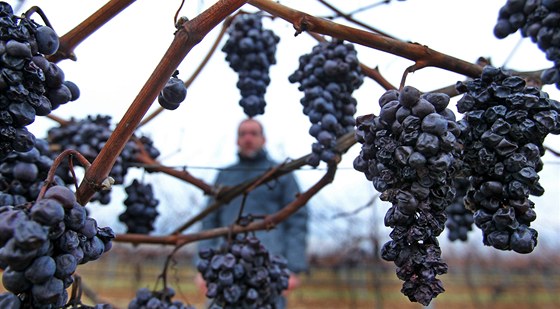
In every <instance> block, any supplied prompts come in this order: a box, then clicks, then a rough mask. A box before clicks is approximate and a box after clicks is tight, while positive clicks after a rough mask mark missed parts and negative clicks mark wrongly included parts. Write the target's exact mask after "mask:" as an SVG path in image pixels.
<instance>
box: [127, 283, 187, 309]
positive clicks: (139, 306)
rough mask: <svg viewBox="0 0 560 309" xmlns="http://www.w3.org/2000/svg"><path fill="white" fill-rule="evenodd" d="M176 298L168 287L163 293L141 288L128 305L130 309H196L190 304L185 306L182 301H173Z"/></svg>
mask: <svg viewBox="0 0 560 309" xmlns="http://www.w3.org/2000/svg"><path fill="white" fill-rule="evenodd" d="M174 296H175V291H174V290H173V289H172V288H170V287H166V288H164V289H162V290H161V291H151V290H150V289H148V288H140V289H138V290H137V291H136V296H135V297H134V298H133V299H132V300H131V301H130V303H129V304H128V309H144V308H158V309H195V307H194V306H192V305H190V304H187V305H185V304H183V303H182V302H181V301H178V300H175V301H172V300H171V299H172V298H173V297H174Z"/></svg>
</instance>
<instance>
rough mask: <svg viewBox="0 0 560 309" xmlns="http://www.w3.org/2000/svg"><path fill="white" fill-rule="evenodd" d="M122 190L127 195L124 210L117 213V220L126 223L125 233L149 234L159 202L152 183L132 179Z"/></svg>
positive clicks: (152, 227)
mask: <svg viewBox="0 0 560 309" xmlns="http://www.w3.org/2000/svg"><path fill="white" fill-rule="evenodd" d="M124 190H125V192H126V194H127V195H128V196H127V198H126V200H125V201H124V205H125V206H126V210H125V211H124V212H123V213H122V214H120V215H119V220H120V221H121V222H123V223H124V224H126V226H127V229H128V230H127V233H138V234H149V233H150V232H151V231H153V230H154V220H155V219H156V217H157V215H158V211H157V210H156V207H157V205H158V204H159V201H158V200H157V199H156V198H155V197H154V191H153V189H152V185H150V184H143V183H141V182H139V181H138V180H137V179H134V180H133V181H132V183H131V184H130V185H128V186H127V187H126V188H125V189H124Z"/></svg>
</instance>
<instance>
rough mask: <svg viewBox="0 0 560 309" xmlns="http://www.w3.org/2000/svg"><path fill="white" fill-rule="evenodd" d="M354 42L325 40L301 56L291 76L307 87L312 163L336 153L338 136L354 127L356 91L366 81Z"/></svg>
mask: <svg viewBox="0 0 560 309" xmlns="http://www.w3.org/2000/svg"><path fill="white" fill-rule="evenodd" d="M356 55H357V52H356V50H355V49H354V45H352V44H350V43H344V42H343V41H342V40H338V39H333V41H331V42H321V43H319V44H318V45H316V46H315V47H313V50H312V52H311V53H310V54H306V55H303V56H301V57H300V58H299V67H298V68H297V70H296V71H295V72H294V73H292V75H290V76H289V81H290V82H291V83H296V82H299V83H300V86H299V87H298V89H299V90H300V91H303V93H304V96H303V98H302V99H301V104H302V105H303V113H304V114H305V115H307V116H308V117H309V121H311V128H310V129H309V134H310V135H311V136H313V137H314V138H316V139H317V142H315V143H313V145H312V147H311V150H312V154H311V157H310V158H309V160H308V163H309V164H310V165H312V166H317V165H319V163H320V162H321V161H324V162H327V163H330V162H333V161H334V160H335V157H336V151H335V147H336V139H337V138H339V137H341V136H342V135H344V134H346V133H348V132H350V131H352V130H353V129H354V123H355V121H354V114H355V113H356V103H357V101H356V99H354V98H353V97H352V92H353V91H354V90H356V89H358V88H359V87H360V86H361V85H362V83H363V74H362V72H361V69H360V65H359V62H358V58H357V57H356Z"/></svg>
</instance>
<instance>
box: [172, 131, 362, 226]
mask: <svg viewBox="0 0 560 309" xmlns="http://www.w3.org/2000/svg"><path fill="white" fill-rule="evenodd" d="M355 143H356V139H355V138H354V131H352V132H349V133H346V134H345V135H344V136H342V137H340V138H339V139H338V140H337V141H336V145H337V146H336V150H337V151H338V152H340V153H344V152H346V151H347V150H348V149H350V147H352V146H353V145H354V144H355ZM310 156H311V154H307V155H305V156H303V157H301V158H299V159H296V160H294V161H290V162H286V163H282V164H280V165H279V166H276V167H274V168H273V171H274V172H273V173H269V171H266V172H264V173H263V175H259V176H257V177H255V178H253V179H251V180H248V181H245V182H243V183H241V184H239V185H236V186H233V187H224V188H221V189H220V190H219V191H217V194H216V195H215V200H214V203H212V204H211V205H209V206H208V207H206V208H205V209H204V210H202V211H201V212H200V213H199V214H197V215H196V216H194V217H193V218H191V219H190V220H189V221H187V222H185V223H184V224H183V225H181V226H180V227H179V228H177V229H176V230H175V231H173V232H172V234H179V233H181V232H182V231H184V230H186V229H187V228H189V227H190V226H192V225H193V224H194V223H196V222H198V221H200V220H202V219H203V218H204V217H206V216H207V215H208V214H209V213H211V212H213V211H215V210H216V209H218V208H219V207H222V206H223V205H224V204H227V203H229V202H230V201H231V200H233V199H234V198H236V197H238V196H239V195H241V194H243V193H244V192H246V191H247V190H248V189H249V188H251V187H253V186H254V185H255V184H256V183H259V184H264V183H267V182H269V181H271V180H274V179H277V178H278V177H280V176H282V175H285V174H287V173H290V172H292V171H294V170H297V169H299V168H301V167H302V166H304V165H307V159H308V158H309V157H310ZM265 176H266V177H265Z"/></svg>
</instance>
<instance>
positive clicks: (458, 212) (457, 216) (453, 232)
mask: <svg viewBox="0 0 560 309" xmlns="http://www.w3.org/2000/svg"><path fill="white" fill-rule="evenodd" d="M453 182H454V184H455V199H453V202H451V205H449V206H447V208H446V209H445V212H446V213H447V221H446V222H445V227H446V228H447V232H448V233H447V238H448V239H449V240H450V241H456V240H461V241H467V239H468V235H467V234H468V232H469V231H472V226H473V223H474V218H473V212H472V211H471V210H470V209H467V208H466V207H465V202H464V198H465V195H466V194H467V190H468V189H469V186H470V182H469V180H468V179H467V178H462V177H461V178H455V180H454V181H453Z"/></svg>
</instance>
